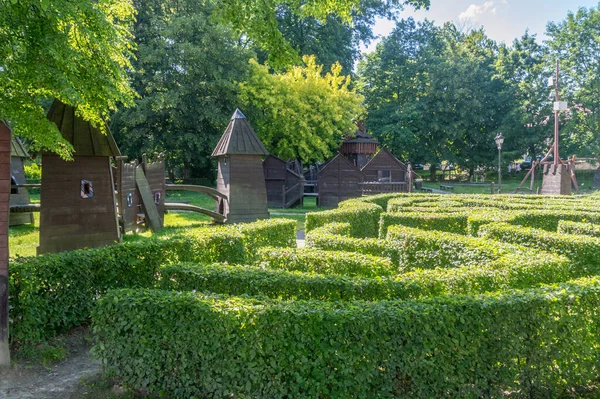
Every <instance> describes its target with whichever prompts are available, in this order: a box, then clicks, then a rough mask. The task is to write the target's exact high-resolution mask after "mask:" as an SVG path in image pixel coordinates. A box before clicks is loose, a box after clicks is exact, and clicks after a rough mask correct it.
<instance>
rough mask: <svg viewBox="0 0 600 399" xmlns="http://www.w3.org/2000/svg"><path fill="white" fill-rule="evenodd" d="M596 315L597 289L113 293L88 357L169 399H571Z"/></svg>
mask: <svg viewBox="0 0 600 399" xmlns="http://www.w3.org/2000/svg"><path fill="white" fill-rule="evenodd" d="M598 306H600V283H599V282H598V280H597V279H591V280H581V281H577V282H572V283H569V284H565V285H561V286H552V287H547V288H541V289H533V290H528V291H508V292H505V293H501V294H489V295H484V296H473V297H438V298H432V299H426V300H422V301H407V302H394V301H391V302H388V301H380V302H350V303H341V302H329V301H277V300H263V301H257V300H253V299H244V298H223V297H220V296H207V295H199V294H195V293H190V292H188V293H178V292H167V291H152V290H119V291H111V292H110V293H108V294H107V295H105V296H104V297H102V298H101V299H100V301H99V302H98V306H97V307H96V308H95V310H94V314H93V320H94V333H95V337H96V346H95V347H94V350H93V351H94V353H95V355H96V356H98V357H99V358H101V359H102V360H103V361H104V364H105V365H106V367H107V368H108V370H109V371H110V372H112V373H114V374H116V375H118V376H119V377H120V378H122V379H123V381H124V383H126V384H127V385H131V386H137V387H143V388H144V389H147V390H148V391H150V392H162V393H163V394H165V395H167V396H169V397H174V398H176V397H181V398H183V397H186V398H187V397H224V396H230V395H234V396H239V397H288V398H293V397H294V398H295V397H339V398H342V397H365V398H366V397H378V396H380V397H396V398H432V397H447V396H450V397H483V396H489V397H501V396H502V395H504V393H505V392H514V393H515V395H516V396H515V397H522V398H525V397H561V396H565V397H566V396H568V395H569V394H571V393H573V392H574V391H572V387H585V386H590V385H593V384H594V383H595V381H596V380H597V373H596V367H595V365H596V364H597V362H598V360H599V359H598V353H597V350H596V348H597V346H598V345H600V342H599V338H598V337H599V336H600V335H598V328H599V325H598V318H597V317H594V315H596V313H597V308H598ZM548 342H552V345H548ZM142 365H143V366H142ZM473 365H477V366H476V367H475V366H473ZM575 392H577V391H575Z"/></svg>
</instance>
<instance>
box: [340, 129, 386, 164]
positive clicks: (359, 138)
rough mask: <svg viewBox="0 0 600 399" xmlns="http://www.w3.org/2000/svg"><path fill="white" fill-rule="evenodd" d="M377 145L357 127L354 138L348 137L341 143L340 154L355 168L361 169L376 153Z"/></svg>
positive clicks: (367, 134)
mask: <svg viewBox="0 0 600 399" xmlns="http://www.w3.org/2000/svg"><path fill="white" fill-rule="evenodd" d="M378 146H379V143H378V142H377V140H375V139H374V138H373V137H372V136H371V135H370V134H369V133H367V132H366V131H365V130H364V125H359V128H358V130H357V131H356V134H355V137H348V138H346V139H345V140H344V141H343V142H342V146H341V148H340V153H341V154H342V155H344V156H345V157H346V158H348V160H349V161H350V162H351V163H352V164H353V165H354V166H356V167H357V168H358V169H362V168H363V167H364V166H365V165H366V164H367V163H368V162H369V160H370V159H371V158H372V157H373V156H374V155H375V154H376V153H377V147H378Z"/></svg>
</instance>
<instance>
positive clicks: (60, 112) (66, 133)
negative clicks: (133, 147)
mask: <svg viewBox="0 0 600 399" xmlns="http://www.w3.org/2000/svg"><path fill="white" fill-rule="evenodd" d="M48 119H49V120H50V122H54V123H55V124H56V126H57V127H58V130H59V131H60V133H61V134H62V136H63V138H64V139H65V140H67V141H68V142H69V143H71V145H72V146H73V148H74V149H75V153H74V154H73V155H75V156H104V157H116V156H119V155H121V152H120V151H119V148H118V147H117V143H115V139H114V138H113V136H112V134H111V133H110V131H109V130H108V126H107V127H106V134H103V133H102V132H101V131H100V129H98V128H97V127H93V126H92V124H91V123H89V122H86V121H85V120H83V118H82V117H80V116H77V115H75V107H72V106H70V105H66V104H63V103H62V102H61V101H59V100H54V103H53V104H52V107H50V111H48Z"/></svg>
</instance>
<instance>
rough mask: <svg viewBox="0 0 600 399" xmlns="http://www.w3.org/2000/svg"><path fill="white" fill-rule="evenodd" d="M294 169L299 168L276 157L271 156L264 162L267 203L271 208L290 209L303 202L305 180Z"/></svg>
mask: <svg viewBox="0 0 600 399" xmlns="http://www.w3.org/2000/svg"><path fill="white" fill-rule="evenodd" d="M292 167H295V168H297V166H295V165H294V164H290V162H286V161H284V160H282V159H280V158H278V157H276V156H274V155H269V156H268V157H266V158H265V160H264V161H263V169H264V172H265V185H266V186H267V202H268V204H269V206H270V207H274V208H290V207H292V206H294V205H296V204H298V203H300V202H302V195H303V193H304V184H303V183H304V179H303V178H302V176H300V175H299V174H298V172H296V171H294V170H292Z"/></svg>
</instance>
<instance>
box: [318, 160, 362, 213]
mask: <svg viewBox="0 0 600 399" xmlns="http://www.w3.org/2000/svg"><path fill="white" fill-rule="evenodd" d="M363 181H364V175H363V173H362V172H361V171H360V170H359V169H358V168H356V167H355V166H354V165H352V164H351V163H350V161H348V160H347V159H346V157H344V156H343V155H341V154H338V155H337V156H336V157H335V158H333V159H332V160H331V161H329V162H328V163H327V165H325V167H323V168H322V169H321V170H320V171H319V173H318V175H317V191H318V193H319V205H321V206H324V207H328V208H329V207H335V206H337V204H338V203H339V202H340V201H343V200H346V199H349V198H355V197H360V196H361V195H362V189H361V185H360V184H361V183H362V182H363Z"/></svg>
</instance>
